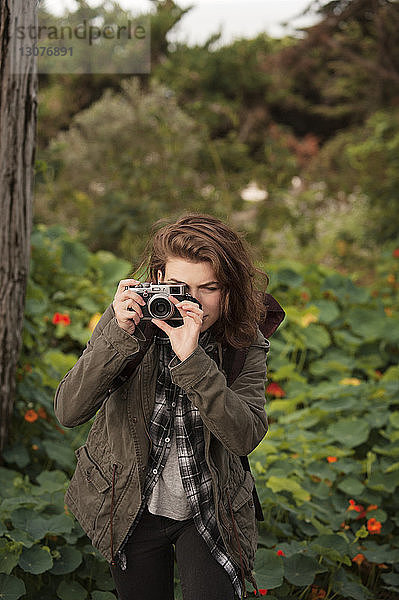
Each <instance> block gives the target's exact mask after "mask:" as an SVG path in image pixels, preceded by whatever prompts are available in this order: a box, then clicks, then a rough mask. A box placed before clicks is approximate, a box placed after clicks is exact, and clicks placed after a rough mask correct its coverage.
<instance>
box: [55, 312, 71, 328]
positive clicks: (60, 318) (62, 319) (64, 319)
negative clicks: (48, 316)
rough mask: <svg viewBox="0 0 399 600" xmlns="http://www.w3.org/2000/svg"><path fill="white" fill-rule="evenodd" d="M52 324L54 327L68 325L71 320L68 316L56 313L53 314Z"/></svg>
mask: <svg viewBox="0 0 399 600" xmlns="http://www.w3.org/2000/svg"><path fill="white" fill-rule="evenodd" d="M52 323H54V325H57V324H60V325H70V324H71V319H70V318H69V315H68V314H63V313H59V312H56V313H54V314H53V318H52Z"/></svg>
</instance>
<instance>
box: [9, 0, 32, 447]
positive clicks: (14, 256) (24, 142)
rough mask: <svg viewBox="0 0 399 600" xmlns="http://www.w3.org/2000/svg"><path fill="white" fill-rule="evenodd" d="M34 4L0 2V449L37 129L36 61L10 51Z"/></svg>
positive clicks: (16, 345)
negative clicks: (16, 24) (16, 29)
mask: <svg viewBox="0 0 399 600" xmlns="http://www.w3.org/2000/svg"><path fill="white" fill-rule="evenodd" d="M36 4H37V2H36V0H26V2H24V3H21V2H19V1H18V0H3V1H2V2H1V3H0V45H1V50H2V51H1V55H0V74H1V90H0V139H1V145H0V190H1V194H0V214H1V215H2V218H1V224H0V289H1V295H0V316H1V318H0V394H1V396H0V450H2V449H3V448H4V445H5V442H6V440H7V434H8V426H9V423H10V417H11V414H12V407H13V402H14V393H15V368H16V364H17V360H18V356H19V352H20V349H21V341H22V340H21V334H22V326H23V321H24V319H23V315H24V303H25V292H26V284H27V279H28V271H29V258H30V233H31V225H32V197H33V165H34V154H35V130H36V91H37V72H36V63H35V59H34V57H32V56H26V55H24V54H21V53H20V52H17V51H15V35H16V32H15V29H13V27H14V24H15V23H18V26H19V27H25V28H27V27H30V26H35V24H36Z"/></svg>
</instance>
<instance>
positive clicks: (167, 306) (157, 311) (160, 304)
mask: <svg viewBox="0 0 399 600" xmlns="http://www.w3.org/2000/svg"><path fill="white" fill-rule="evenodd" d="M148 312H149V313H150V315H151V316H152V317H154V318H155V319H162V320H163V321H164V320H165V319H167V318H168V317H170V316H171V315H172V314H173V312H174V305H173V304H172V302H170V300H168V299H167V298H165V296H153V297H152V298H151V300H149V302H148Z"/></svg>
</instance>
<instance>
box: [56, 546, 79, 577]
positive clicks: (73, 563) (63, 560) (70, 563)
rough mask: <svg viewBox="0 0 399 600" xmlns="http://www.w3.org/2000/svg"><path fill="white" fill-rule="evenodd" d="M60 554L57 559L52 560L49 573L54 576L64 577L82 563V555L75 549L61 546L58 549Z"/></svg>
mask: <svg viewBox="0 0 399 600" xmlns="http://www.w3.org/2000/svg"><path fill="white" fill-rule="evenodd" d="M58 551H59V553H60V556H59V558H55V559H54V564H53V567H52V568H51V569H50V573H53V574H54V575H66V574H67V573H72V572H73V571H75V569H77V568H78V566H79V565H80V564H81V562H82V553H81V552H79V550H76V548H71V547H69V546H62V547H61V548H58Z"/></svg>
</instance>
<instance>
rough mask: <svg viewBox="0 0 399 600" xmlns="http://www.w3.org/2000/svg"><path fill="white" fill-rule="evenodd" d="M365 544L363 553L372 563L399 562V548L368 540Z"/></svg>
mask: <svg viewBox="0 0 399 600" xmlns="http://www.w3.org/2000/svg"><path fill="white" fill-rule="evenodd" d="M363 545H364V549H363V550H362V553H363V554H364V556H365V557H366V558H367V560H368V561H369V562H371V563H377V564H381V563H387V564H392V563H396V562H399V549H397V548H395V549H393V548H392V546H390V545H389V544H377V543H376V542H372V541H368V540H367V541H365V542H363Z"/></svg>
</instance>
